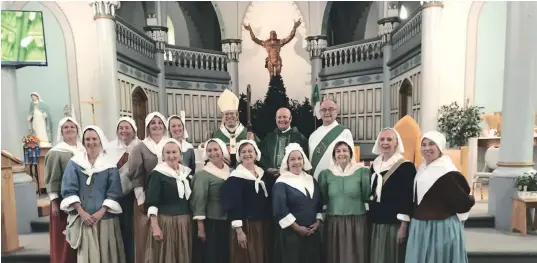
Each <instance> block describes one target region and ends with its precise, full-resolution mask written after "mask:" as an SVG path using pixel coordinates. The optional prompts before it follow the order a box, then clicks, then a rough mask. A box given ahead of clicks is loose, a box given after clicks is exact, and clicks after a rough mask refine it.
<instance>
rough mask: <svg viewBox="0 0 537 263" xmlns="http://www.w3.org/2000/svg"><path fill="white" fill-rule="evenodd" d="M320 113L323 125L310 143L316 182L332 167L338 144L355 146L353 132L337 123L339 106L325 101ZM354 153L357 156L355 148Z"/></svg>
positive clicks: (311, 160)
mask: <svg viewBox="0 0 537 263" xmlns="http://www.w3.org/2000/svg"><path fill="white" fill-rule="evenodd" d="M319 111H320V113H319V114H317V116H321V118H322V120H323V125H322V126H320V127H319V128H317V130H315V131H314V132H313V133H312V134H311V136H310V137H309V141H308V144H309V156H310V162H311V165H312V166H313V171H312V174H313V177H314V178H315V179H316V180H317V178H318V177H319V173H320V172H321V171H322V170H324V169H327V168H329V167H330V163H331V160H332V151H334V145H335V144H336V142H338V141H345V142H346V143H347V144H348V145H351V146H354V139H353V138H352V133H351V131H350V130H349V129H347V128H345V127H343V126H342V125H340V124H339V123H338V122H337V121H336V117H337V113H338V108H337V104H336V103H335V102H334V101H333V100H330V99H325V100H323V102H322V103H321V108H320V110H319ZM352 152H353V155H352V156H355V154H354V148H353V149H352Z"/></svg>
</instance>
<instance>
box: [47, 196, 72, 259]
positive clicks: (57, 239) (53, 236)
mask: <svg viewBox="0 0 537 263" xmlns="http://www.w3.org/2000/svg"><path fill="white" fill-rule="evenodd" d="M57 202H61V200H60V201H57ZM50 207H51V211H50V225H49V236H50V262H54V263H73V262H76V250H74V249H72V248H71V246H70V245H69V243H67V241H65V235H64V234H63V231H64V230H65V228H66V227H67V214H66V213H65V212H63V211H60V213H59V215H57V216H55V215H53V214H52V203H51V204H50Z"/></svg>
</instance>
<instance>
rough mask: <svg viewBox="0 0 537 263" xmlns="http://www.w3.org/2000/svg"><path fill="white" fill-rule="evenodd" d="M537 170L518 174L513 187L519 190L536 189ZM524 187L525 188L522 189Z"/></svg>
mask: <svg viewBox="0 0 537 263" xmlns="http://www.w3.org/2000/svg"><path fill="white" fill-rule="evenodd" d="M536 173H537V172H536V171H535V170H533V169H532V170H531V171H528V172H525V173H524V174H523V175H522V176H519V177H518V178H517V179H516V181H515V187H516V188H517V189H518V190H519V191H524V190H525V191H537V174H536ZM525 187H526V189H524V188H525Z"/></svg>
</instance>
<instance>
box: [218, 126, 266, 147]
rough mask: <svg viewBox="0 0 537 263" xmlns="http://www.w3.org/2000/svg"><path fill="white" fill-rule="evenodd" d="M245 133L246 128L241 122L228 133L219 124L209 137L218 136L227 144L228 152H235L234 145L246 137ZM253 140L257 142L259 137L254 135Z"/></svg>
mask: <svg viewBox="0 0 537 263" xmlns="http://www.w3.org/2000/svg"><path fill="white" fill-rule="evenodd" d="M247 135H248V130H247V129H246V127H244V126H243V125H242V124H239V127H237V129H235V131H234V132H233V133H230V132H229V130H227V129H226V128H224V127H223V126H220V128H218V129H217V130H216V131H214V132H213V134H212V135H211V138H218V139H220V140H222V141H223V142H224V143H225V144H226V146H228V150H229V153H230V154H236V153H237V150H238V149H235V146H236V145H237V144H238V143H239V142H240V141H242V140H246V139H247V138H248V137H247ZM255 142H256V143H258V144H259V139H258V138H257V136H256V137H255Z"/></svg>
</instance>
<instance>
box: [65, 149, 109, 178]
mask: <svg viewBox="0 0 537 263" xmlns="http://www.w3.org/2000/svg"><path fill="white" fill-rule="evenodd" d="M71 160H72V161H73V162H74V163H76V164H77V165H78V166H80V168H81V170H82V173H84V174H86V175H87V176H88V179H87V180H86V185H90V184H91V177H92V176H93V174H96V173H100V172H102V171H104V170H107V169H110V168H116V163H114V162H113V158H110V156H109V155H107V154H106V153H104V152H101V153H100V154H99V156H97V159H95V163H94V164H93V165H92V164H91V163H90V162H89V159H88V154H87V152H86V151H84V152H77V153H76V154H75V155H74V156H73V157H72V158H71Z"/></svg>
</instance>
